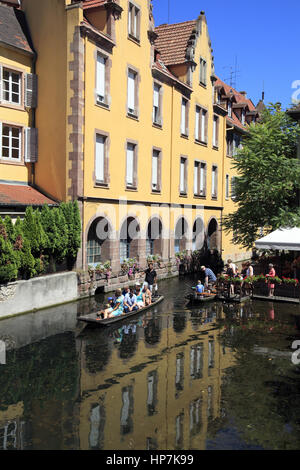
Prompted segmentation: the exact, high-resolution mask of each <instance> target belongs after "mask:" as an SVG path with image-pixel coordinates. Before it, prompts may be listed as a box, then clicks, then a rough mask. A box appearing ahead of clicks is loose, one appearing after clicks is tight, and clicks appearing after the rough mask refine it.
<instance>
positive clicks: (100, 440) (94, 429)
mask: <svg viewBox="0 0 300 470" xmlns="http://www.w3.org/2000/svg"><path fill="white" fill-rule="evenodd" d="M90 423H91V425H90V426H91V427H90V435H89V441H90V449H92V450H93V449H95V450H101V449H103V445H104V428H105V408H104V406H103V404H96V405H93V406H92V408H91V413H90Z"/></svg>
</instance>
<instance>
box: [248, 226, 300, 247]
mask: <svg viewBox="0 0 300 470" xmlns="http://www.w3.org/2000/svg"><path fill="white" fill-rule="evenodd" d="M255 246H256V248H258V249H259V250H291V251H300V228H299V227H292V228H280V229H278V230H275V231H274V232H272V233H269V235H267V236H265V237H263V238H261V239H260V240H257V241H256V242H255Z"/></svg>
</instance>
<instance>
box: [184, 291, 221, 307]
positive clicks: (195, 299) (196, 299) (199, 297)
mask: <svg viewBox="0 0 300 470" xmlns="http://www.w3.org/2000/svg"><path fill="white" fill-rule="evenodd" d="M216 296H217V294H205V293H204V294H196V293H192V294H189V295H187V296H186V298H187V299H188V301H189V302H188V305H199V304H202V303H203V302H212V301H213V300H215V298H216Z"/></svg>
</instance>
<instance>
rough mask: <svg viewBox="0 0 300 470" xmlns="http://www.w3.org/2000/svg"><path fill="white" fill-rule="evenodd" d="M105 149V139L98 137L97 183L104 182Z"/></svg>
mask: <svg viewBox="0 0 300 470" xmlns="http://www.w3.org/2000/svg"><path fill="white" fill-rule="evenodd" d="M104 149H105V137H103V136H102V135H98V134H97V136H96V181H101V182H104Z"/></svg>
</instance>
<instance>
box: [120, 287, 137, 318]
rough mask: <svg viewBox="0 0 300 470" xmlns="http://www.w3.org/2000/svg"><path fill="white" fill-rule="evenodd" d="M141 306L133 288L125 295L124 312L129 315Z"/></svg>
mask: <svg viewBox="0 0 300 470" xmlns="http://www.w3.org/2000/svg"><path fill="white" fill-rule="evenodd" d="M138 309H139V306H138V304H137V299H136V295H135V293H134V290H133V289H132V288H131V289H130V291H129V293H128V294H126V295H125V298H124V312H125V313H129V312H134V311H135V310H138Z"/></svg>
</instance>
